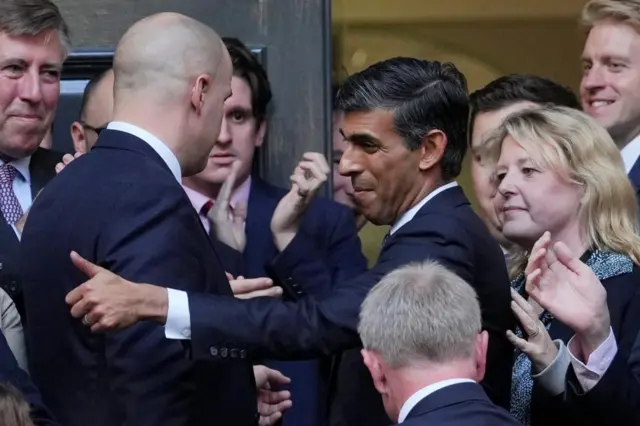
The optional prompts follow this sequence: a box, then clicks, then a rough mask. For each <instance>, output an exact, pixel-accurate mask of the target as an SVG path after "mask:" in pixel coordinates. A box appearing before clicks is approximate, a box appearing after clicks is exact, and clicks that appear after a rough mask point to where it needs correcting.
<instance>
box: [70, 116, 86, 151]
mask: <svg viewBox="0 0 640 426" xmlns="http://www.w3.org/2000/svg"><path fill="white" fill-rule="evenodd" d="M71 140H73V149H75V151H76V152H81V153H83V154H86V153H87V139H86V136H85V133H84V128H83V127H82V124H80V122H78V121H74V122H73V123H71Z"/></svg>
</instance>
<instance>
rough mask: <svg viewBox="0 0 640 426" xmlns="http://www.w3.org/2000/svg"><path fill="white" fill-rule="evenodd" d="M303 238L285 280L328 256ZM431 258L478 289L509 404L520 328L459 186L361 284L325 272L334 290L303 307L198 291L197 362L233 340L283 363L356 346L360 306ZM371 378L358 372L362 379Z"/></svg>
mask: <svg viewBox="0 0 640 426" xmlns="http://www.w3.org/2000/svg"><path fill="white" fill-rule="evenodd" d="M301 234H302V233H299V234H298V235H296V237H295V238H294V239H293V241H292V242H291V243H290V244H289V246H288V247H287V248H286V249H285V250H284V251H283V252H282V253H281V254H280V255H279V256H278V259H277V260H276V262H275V264H274V267H275V268H276V270H277V271H279V275H280V276H282V277H287V278H291V279H293V280H294V281H296V282H301V283H304V282H306V281H307V280H308V277H305V275H304V273H300V271H304V268H305V267H306V268H309V265H312V264H313V263H314V262H315V263H316V264H317V263H318V259H320V260H321V259H322V254H321V253H318V250H317V247H316V246H315V244H313V241H310V239H309V238H308V237H305V236H304V235H301ZM427 259H432V260H437V261H439V262H441V263H442V264H444V265H445V266H447V267H449V268H451V269H452V270H453V271H455V272H456V273H458V274H459V275H460V276H461V277H462V278H463V279H465V280H466V281H467V282H469V283H470V284H471V285H472V286H473V287H474V288H475V289H476V291H477V293H478V295H479V298H480V303H481V305H482V313H483V326H484V328H485V329H487V330H488V331H489V334H490V338H489V353H488V356H487V359H488V367H487V376H486V378H485V380H484V381H483V385H484V386H485V387H486V389H487V392H488V393H489V395H490V396H491V397H492V399H493V400H494V401H496V402H497V403H499V404H501V405H503V406H507V404H508V403H509V397H510V388H511V368H512V365H513V348H512V346H511V344H510V343H509V341H508V340H507V339H506V335H505V332H506V330H507V329H511V328H512V327H513V316H512V314H511V310H510V302H511V296H510V287H509V280H508V277H507V271H506V266H505V262H504V256H503V254H502V251H501V250H500V248H499V246H498V244H497V243H496V242H495V241H494V240H493V239H492V238H491V236H490V235H489V233H488V231H487V229H486V228H485V226H484V224H483V223H482V221H481V220H480V219H479V218H478V217H477V216H476V214H475V213H474V212H473V210H472V209H471V206H470V205H469V202H468V200H467V198H466V197H465V196H464V193H463V192H462V189H460V188H459V187H456V188H452V189H448V190H446V191H443V192H441V193H440V194H438V195H436V196H435V197H434V198H433V199H431V200H430V201H429V202H428V203H427V204H426V205H425V206H424V207H422V208H421V209H420V211H419V212H418V213H417V214H416V216H415V217H414V218H413V220H411V221H410V222H409V223H407V224H406V225H404V226H403V227H401V228H400V229H399V230H398V231H397V232H395V233H394V234H393V235H392V236H391V237H390V238H388V239H387V241H386V243H385V245H384V246H383V248H382V250H381V253H380V257H379V259H378V262H377V263H376V265H375V266H374V267H373V268H372V269H371V270H368V271H363V273H362V274H361V275H359V276H358V277H357V278H354V279H343V280H342V279H340V277H337V279H339V281H335V280H334V277H332V273H330V272H328V271H325V272H324V273H323V272H322V271H321V270H320V269H318V273H317V275H316V277H315V280H316V281H319V280H324V281H325V282H326V283H327V285H329V286H332V287H333V290H332V291H331V292H330V293H327V294H325V295H323V296H321V297H318V298H316V297H312V296H308V297H305V298H303V299H302V300H300V301H299V302H297V303H291V302H289V303H287V302H281V301H277V300H263V299H254V300H250V301H243V300H235V301H233V302H232V303H226V301H224V300H221V299H220V298H217V297H214V296H208V295H204V294H197V293H191V294H190V295H189V306H190V312H191V332H192V334H191V336H192V337H191V338H192V346H193V350H194V356H195V357H198V358H202V359H210V358H211V355H210V352H211V348H213V347H216V346H217V345H219V344H221V342H227V341H231V342H235V343H236V344H239V343H242V344H246V345H248V347H249V348H250V349H251V350H252V351H253V352H255V353H256V354H259V355H262V356H265V357H277V358H282V357H290V358H301V357H317V356H318V355H319V354H323V353H325V354H330V353H333V352H338V351H342V350H346V349H350V348H354V347H357V346H359V345H360V340H359V338H358V335H357V324H358V315H359V312H360V304H361V303H362V301H363V300H364V298H365V297H366V295H367V293H368V291H369V290H370V289H371V288H372V287H373V286H374V285H375V284H376V283H378V281H379V280H380V279H381V278H382V277H383V276H384V275H386V274H387V273H389V272H391V271H393V270H395V269H396V268H398V267H400V266H403V265H406V264H409V263H412V262H416V261H424V260H427ZM363 369H364V367H363ZM363 371H366V370H363ZM356 374H357V373H356ZM364 377H365V376H362V375H359V374H358V375H357V376H355V379H357V380H360V378H362V380H364ZM368 380H369V381H370V379H368ZM356 404H357V405H352V406H351V407H349V408H350V411H351V412H352V413H361V415H363V416H364V415H366V413H368V412H373V413H378V412H380V410H379V409H377V408H376V407H381V406H382V401H381V399H380V397H379V396H377V397H376V398H375V399H371V400H369V399H361V398H359V399H357V401H356ZM346 415H347V413H345V416H346ZM384 417H385V419H386V420H385V421H386V422H389V419H388V417H386V415H384ZM378 421H380V420H378ZM351 424H368V423H366V422H363V423H360V422H354V423H351ZM387 424H389V423H387Z"/></svg>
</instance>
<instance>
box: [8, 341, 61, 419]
mask: <svg viewBox="0 0 640 426" xmlns="http://www.w3.org/2000/svg"><path fill="white" fill-rule="evenodd" d="M0 382H1V383H10V384H11V385H13V386H14V387H15V388H16V389H18V390H19V391H20V392H22V395H23V396H24V398H25V400H26V401H27V403H28V404H29V407H30V408H31V419H32V420H33V423H34V424H35V426H58V423H57V422H56V421H55V419H54V418H53V416H52V415H51V413H50V412H49V410H47V407H45V406H44V404H43V402H42V398H41V397H40V393H39V392H38V389H37V388H36V387H35V386H34V385H33V383H32V382H31V379H30V378H29V375H28V374H27V373H25V372H24V371H23V370H22V369H21V368H20V367H19V366H18V362H17V361H16V359H15V357H14V356H13V353H12V352H11V349H10V348H9V345H8V344H7V339H5V338H4V335H3V334H2V333H0Z"/></svg>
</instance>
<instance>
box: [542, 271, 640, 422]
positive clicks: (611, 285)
mask: <svg viewBox="0 0 640 426" xmlns="http://www.w3.org/2000/svg"><path fill="white" fill-rule="evenodd" d="M639 283H640V268H638V267H637V266H634V268H633V272H632V273H630V274H624V275H619V276H616V277H612V278H609V279H606V280H603V281H602V285H603V286H604V287H605V289H606V290H607V306H608V307H609V315H610V317H611V328H612V329H613V334H614V335H615V338H616V343H617V345H618V352H617V353H616V355H615V357H614V358H613V361H612V363H611V365H610V366H609V368H608V369H607V371H606V372H605V374H604V375H603V376H602V378H601V379H600V381H598V383H597V384H596V386H595V387H593V389H591V390H590V391H589V392H587V393H585V392H584V391H583V390H582V386H581V385H580V383H579V382H578V379H577V377H576V375H575V372H574V370H573V368H569V371H568V373H567V386H566V387H565V388H566V393H567V395H566V397H567V400H568V402H569V403H570V405H569V406H567V405H566V404H565V405H561V406H560V409H559V410H558V409H557V408H556V409H555V410H554V408H553V406H554V405H555V404H549V403H547V404H546V406H545V405H543V404H542V403H543V401H545V399H544V398H543V397H542V395H540V396H539V398H537V399H535V400H534V402H535V403H536V405H535V406H532V410H535V411H532V415H533V414H536V415H537V418H539V421H537V422H535V424H539V425H545V424H548V421H549V418H555V419H558V418H560V419H561V418H562V417H560V416H561V415H562V414H564V415H567V416H568V415H572V416H573V418H574V419H575V418H579V419H580V420H579V422H580V424H581V425H585V426H586V425H594V426H604V425H613V424H620V425H622V424H629V425H630V424H640V335H639V333H640V288H639V286H638V284H639ZM554 326H555V325H554V324H553V323H552V326H551V330H550V332H551V336H552V337H554V338H558V337H559V338H562V339H563V340H564V341H565V342H567V340H568V339H569V338H570V337H571V336H572V335H573V334H574V333H573V331H572V330H569V329H568V328H567V327H566V326H564V325H563V324H558V326H557V328H555V329H554ZM535 396H536V395H535V394H534V397H535ZM547 401H549V400H547ZM568 407H571V408H572V409H573V410H574V411H573V412H571V411H569V410H568ZM554 411H555V413H554ZM532 420H533V419H532ZM545 421H546V423H545ZM564 424H566V422H565V423H564Z"/></svg>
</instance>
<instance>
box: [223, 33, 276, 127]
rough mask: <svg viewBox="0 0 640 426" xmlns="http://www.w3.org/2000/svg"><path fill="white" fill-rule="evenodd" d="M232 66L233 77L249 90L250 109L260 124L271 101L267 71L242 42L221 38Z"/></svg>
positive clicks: (230, 38) (235, 39)
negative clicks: (241, 81) (242, 82)
mask: <svg viewBox="0 0 640 426" xmlns="http://www.w3.org/2000/svg"><path fill="white" fill-rule="evenodd" d="M222 41H223V42H224V45H225V46H226V47H227V50H228V51H229V56H231V63H232V64H233V75H234V76H236V77H240V78H242V79H243V80H244V81H246V82H247V84H248V85H249V88H250V89H251V109H252V110H253V116H254V117H255V118H256V124H260V123H261V122H262V121H263V120H264V119H265V117H266V116H267V106H268V105H269V101H271V85H270V84H269V79H268V78H267V71H266V70H265V69H264V67H263V66H262V65H261V64H260V61H258V58H256V56H255V55H254V54H253V53H251V51H250V50H249V49H248V48H247V46H245V44H244V43H243V42H241V41H240V40H238V39H237V38H233V37H223V38H222Z"/></svg>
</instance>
